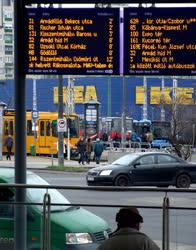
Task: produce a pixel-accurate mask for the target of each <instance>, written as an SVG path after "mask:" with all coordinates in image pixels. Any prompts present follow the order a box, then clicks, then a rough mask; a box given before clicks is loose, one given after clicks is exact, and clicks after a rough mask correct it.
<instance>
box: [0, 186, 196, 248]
mask: <svg viewBox="0 0 196 250" xmlns="http://www.w3.org/2000/svg"><path fill="white" fill-rule="evenodd" d="M5 187H6V188H14V189H17V188H26V189H28V188H33V189H35V188H36V189H46V193H45V195H44V197H43V202H42V203H30V202H25V203H20V202H0V204H10V203H11V204H12V205H42V206H43V215H42V232H41V234H42V243H41V245H42V249H44V250H50V249H51V248H50V240H51V239H50V238H51V235H50V229H51V228H50V213H51V209H50V208H51V206H55V205H56V206H57V205H58V206H66V205H71V206H85V207H106V208H119V207H129V206H130V205H127V204H121V205H119V204H93V203H70V204H64V203H52V202H51V198H50V194H49V192H48V190H49V189H59V190H91V191H113V192H115V191H116V192H119V191H121V192H152V193H158V192H161V193H164V197H163V201H162V205H160V206H149V205H142V206H141V205H139V206H138V205H137V204H132V205H131V206H132V207H137V208H144V209H162V250H169V249H170V224H169V221H170V220H169V218H170V214H169V211H170V210H178V209H180V210H195V211H196V206H194V207H188V206H186V207H184V206H170V200H169V197H168V194H169V193H196V189H191V188H190V189H174V188H156V189H154V188H137V187H101V186H100V187H96V186H95V187H88V186H58V185H28V184H26V185H25V184H0V189H1V188H5Z"/></svg>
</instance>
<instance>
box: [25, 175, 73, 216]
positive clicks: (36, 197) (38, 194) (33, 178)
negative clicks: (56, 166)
mask: <svg viewBox="0 0 196 250" xmlns="http://www.w3.org/2000/svg"><path fill="white" fill-rule="evenodd" d="M27 184H32V185H50V184H49V183H48V182H47V181H45V180H44V179H42V178H41V177H39V176H38V175H34V174H29V175H27ZM45 193H46V189H45V188H44V189H37V188H28V189H27V196H28V197H29V198H30V200H31V202H35V203H42V202H43V199H44V195H45ZM48 194H49V195H50V198H51V203H59V204H70V202H69V201H68V200H67V199H66V198H65V197H64V196H63V195H62V194H61V193H60V192H59V191H58V190H56V189H48ZM37 207H38V208H39V209H42V207H41V206H39V205H38V206H37ZM68 208H70V205H68V206H61V205H59V206H57V205H56V206H51V212H54V211H62V210H66V209H68Z"/></svg>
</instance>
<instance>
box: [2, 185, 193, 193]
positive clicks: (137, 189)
mask: <svg viewBox="0 0 196 250" xmlns="http://www.w3.org/2000/svg"><path fill="white" fill-rule="evenodd" d="M3 187H11V188H38V189H40V188H42V189H43V188H45V189H68V190H96V191H99V190H100V191H134V192H141V191H142V192H165V193H196V189H194V188H178V189H176V188H152V187H149V188H148V187H147V188H146V187H145V188H142V187H112V186H108V187H106V186H79V185H78V186H71V185H70V186H65V185H35V184H7V183H0V188H3Z"/></svg>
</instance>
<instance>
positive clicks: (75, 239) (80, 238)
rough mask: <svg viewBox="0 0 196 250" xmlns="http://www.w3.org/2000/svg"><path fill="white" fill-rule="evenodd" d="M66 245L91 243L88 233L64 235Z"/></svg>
mask: <svg viewBox="0 0 196 250" xmlns="http://www.w3.org/2000/svg"><path fill="white" fill-rule="evenodd" d="M65 238H66V244H88V243H92V242H93V241H92V238H91V236H90V234H89V233H66V234H65Z"/></svg>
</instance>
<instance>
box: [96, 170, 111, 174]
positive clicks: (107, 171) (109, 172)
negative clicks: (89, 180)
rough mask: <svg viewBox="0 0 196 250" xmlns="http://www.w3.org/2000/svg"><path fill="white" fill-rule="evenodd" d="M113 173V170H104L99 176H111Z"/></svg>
mask: <svg viewBox="0 0 196 250" xmlns="http://www.w3.org/2000/svg"><path fill="white" fill-rule="evenodd" d="M111 173H112V170H103V171H101V173H100V174H99V175H110V174H111Z"/></svg>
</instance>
